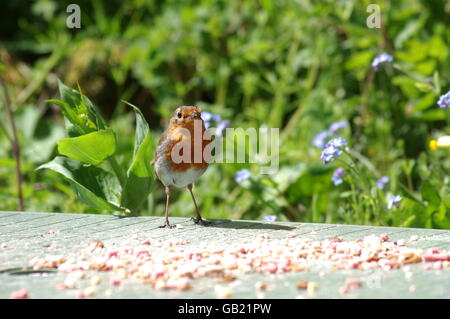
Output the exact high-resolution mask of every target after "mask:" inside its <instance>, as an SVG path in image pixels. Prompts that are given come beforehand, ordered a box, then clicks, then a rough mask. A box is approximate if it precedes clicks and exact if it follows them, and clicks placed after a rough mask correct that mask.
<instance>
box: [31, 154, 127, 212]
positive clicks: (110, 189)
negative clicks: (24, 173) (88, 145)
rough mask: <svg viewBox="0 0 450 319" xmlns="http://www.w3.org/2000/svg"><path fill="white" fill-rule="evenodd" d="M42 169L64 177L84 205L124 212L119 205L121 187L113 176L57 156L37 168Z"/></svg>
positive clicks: (96, 168)
mask: <svg viewBox="0 0 450 319" xmlns="http://www.w3.org/2000/svg"><path fill="white" fill-rule="evenodd" d="M43 168H48V169H51V170H53V171H55V172H57V173H59V174H61V175H63V176H64V177H66V178H67V179H68V180H69V181H70V183H71V187H72V188H73V189H74V190H75V192H76V193H77V195H78V197H79V198H80V200H81V201H82V202H83V203H85V204H86V205H88V206H90V207H93V208H96V209H100V210H109V211H123V210H125V209H124V208H122V207H121V206H120V205H119V196H120V192H121V187H120V184H119V181H118V180H117V178H116V177H115V176H114V175H113V174H111V173H109V172H107V171H105V170H103V169H101V168H98V167H95V166H90V165H83V164H82V163H80V162H78V161H76V160H73V159H70V158H67V157H62V156H57V157H55V159H53V160H52V161H51V162H48V163H46V164H43V165H41V166H39V167H38V169H43Z"/></svg>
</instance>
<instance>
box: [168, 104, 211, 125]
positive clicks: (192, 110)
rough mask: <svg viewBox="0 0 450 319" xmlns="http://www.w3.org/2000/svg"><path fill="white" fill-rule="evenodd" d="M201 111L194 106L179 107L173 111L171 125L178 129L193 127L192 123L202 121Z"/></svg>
mask: <svg viewBox="0 0 450 319" xmlns="http://www.w3.org/2000/svg"><path fill="white" fill-rule="evenodd" d="M201 114H202V110H201V109H200V108H199V107H196V106H180V107H179V108H177V109H176V110H175V113H174V115H173V117H172V119H171V124H172V125H175V126H179V127H193V126H194V123H195V122H194V121H198V120H200V121H202V122H203V120H202V118H201Z"/></svg>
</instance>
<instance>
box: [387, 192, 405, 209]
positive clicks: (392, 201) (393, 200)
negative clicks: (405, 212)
mask: <svg viewBox="0 0 450 319" xmlns="http://www.w3.org/2000/svg"><path fill="white" fill-rule="evenodd" d="M402 199H403V197H401V196H400V195H393V196H392V197H391V199H390V200H389V202H388V205H387V208H388V209H391V208H392V207H394V206H395V207H397V208H398V207H399V206H400V201H401V200H402Z"/></svg>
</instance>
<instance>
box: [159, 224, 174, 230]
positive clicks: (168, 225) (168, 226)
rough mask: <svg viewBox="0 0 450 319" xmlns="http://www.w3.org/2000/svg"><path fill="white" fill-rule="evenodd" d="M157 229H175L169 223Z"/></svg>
mask: <svg viewBox="0 0 450 319" xmlns="http://www.w3.org/2000/svg"><path fill="white" fill-rule="evenodd" d="M159 228H168V229H172V228H175V226H174V225H170V224H169V223H165V224H164V225H162V226H159Z"/></svg>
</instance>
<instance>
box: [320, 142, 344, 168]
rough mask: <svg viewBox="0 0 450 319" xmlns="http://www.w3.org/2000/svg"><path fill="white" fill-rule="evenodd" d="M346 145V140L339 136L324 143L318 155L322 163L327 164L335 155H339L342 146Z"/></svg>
mask: <svg viewBox="0 0 450 319" xmlns="http://www.w3.org/2000/svg"><path fill="white" fill-rule="evenodd" d="M346 145H347V142H346V141H345V140H344V139H343V138H341V137H336V138H333V139H331V140H330V141H328V143H327V144H325V147H324V148H323V150H322V155H321V156H320V158H321V159H322V161H323V163H324V164H328V163H329V162H331V161H332V160H334V159H335V158H336V157H338V156H339V155H341V154H342V148H344V147H345V146H346Z"/></svg>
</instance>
